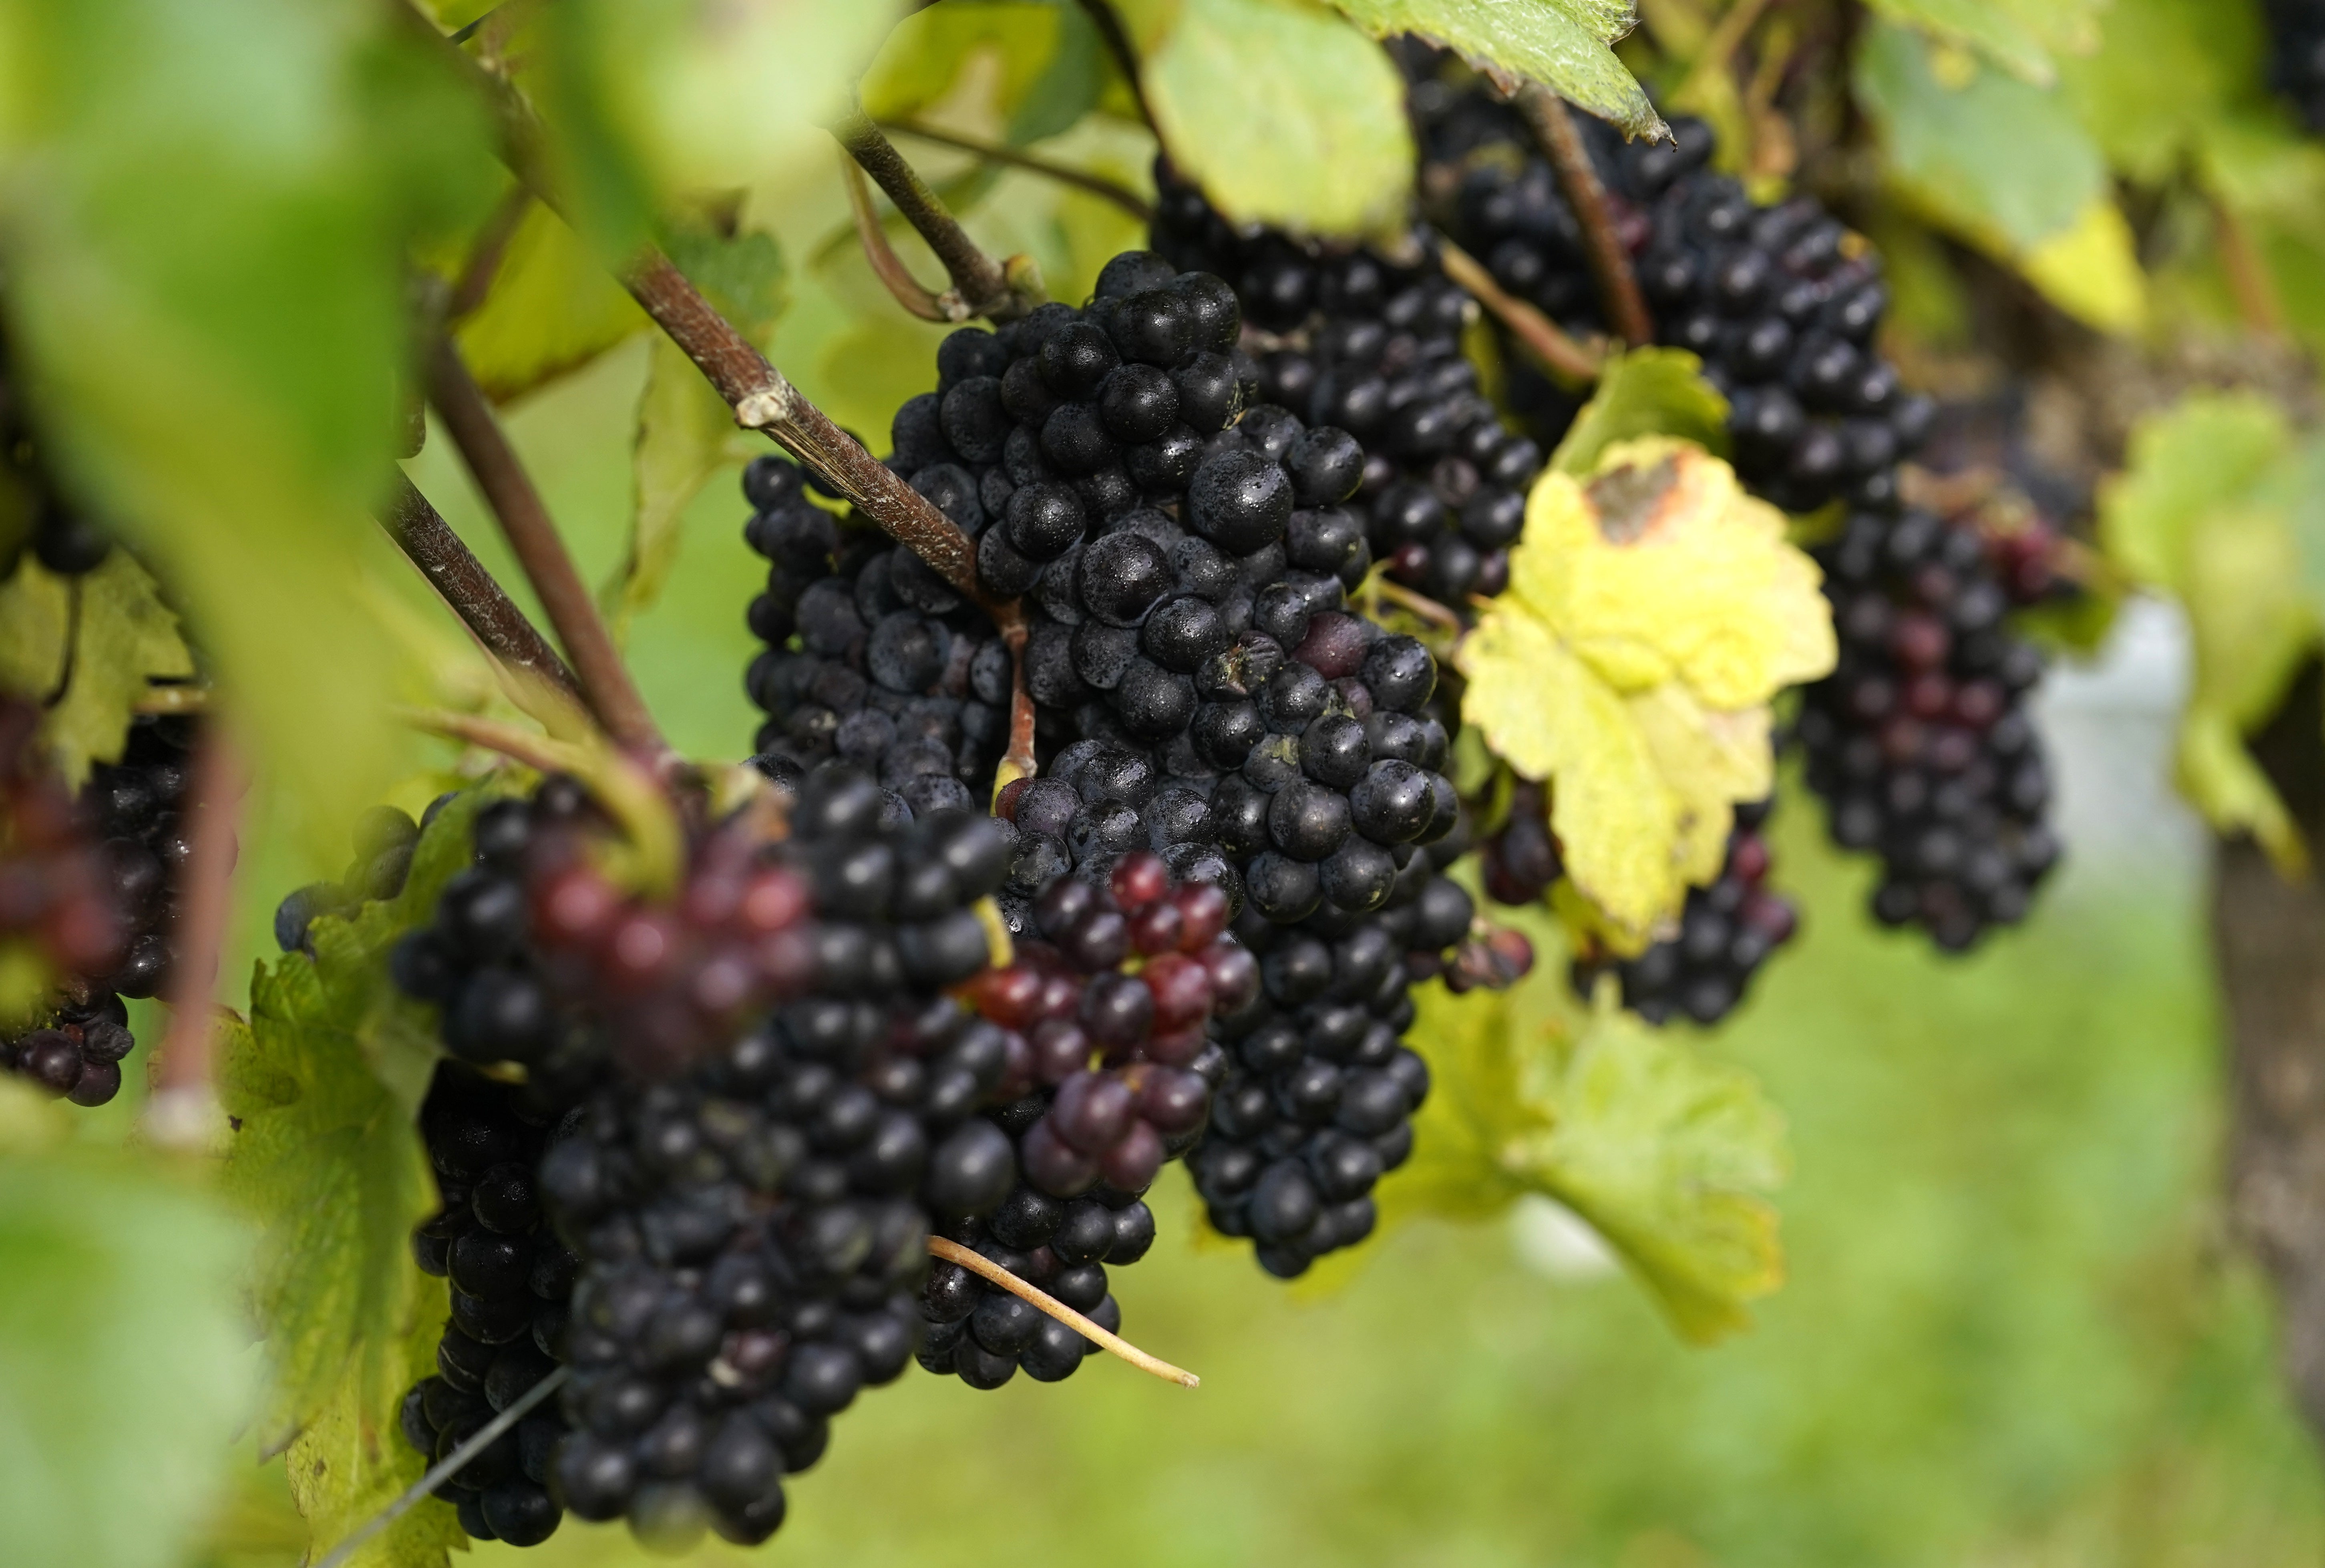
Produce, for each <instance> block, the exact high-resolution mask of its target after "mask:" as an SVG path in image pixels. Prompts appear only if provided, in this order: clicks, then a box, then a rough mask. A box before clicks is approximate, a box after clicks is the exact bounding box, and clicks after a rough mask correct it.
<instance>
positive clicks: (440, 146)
mask: <svg viewBox="0 0 2325 1568" xmlns="http://www.w3.org/2000/svg"><path fill="white" fill-rule="evenodd" d="M0 23H5V29H6V36H7V39H8V53H9V70H8V76H9V81H10V87H11V91H10V95H9V97H8V98H7V102H6V104H5V111H0V173H5V180H0V187H5V193H0V207H5V214H0V216H5V221H6V224H7V227H8V232H9V240H10V243H9V258H8V305H9V309H10V311H11V314H12V317H13V328H14V330H13V333H12V352H13V353H14V354H15V355H16V356H17V357H20V358H21V359H22V360H23V362H24V363H23V374H24V377H25V381H26V383H27V385H26V395H27V397H28V398H31V399H32V400H34V401H35V402H36V404H37V406H38V407H39V409H40V411H41V414H42V425H43V431H44V434H45V435H47V436H49V437H51V438H52V441H51V444H52V445H53V447H54V448H55V449H56V450H57V453H58V456H59V458H60V465H61V467H62V468H63V469H65V470H66V477H67V478H68V479H69V482H70V483H71V487H72V488H73V490H74V492H75V493H76V494H77V495H80V496H87V497H88V498H89V500H90V502H91V504H92V506H93V509H95V510H97V512H99V513H100V514H102V515H104V516H105V518H106V519H107V522H108V524H110V525H112V526H114V527H115V528H116V529H117V531H118V532H119V533H121V534H122V536H123V537H125V539H127V540H129V541H130V542H131V543H134V545H135V546H136V547H137V548H138V550H139V552H140V553H141V554H143V555H144V558H145V560H146V561H147V562H148V563H149V564H150V565H151V566H152V567H153V570H154V571H155V572H156V574H157V575H158V576H159V577H160V578H161V579H162V581H163V582H165V583H166V584H167V585H168V587H169V590H170V593H171V598H172V600H173V602H175V603H176V604H177V605H178V607H179V608H180V609H181V612H182V613H183V614H184V615H185V616H186V617H187V620H188V622H189V625H190V628H191V630H192V632H193V633H194V635H195V636H196V637H197V639H198V640H199V642H200V644H201V645H203V647H204V648H205V650H206V653H207V654H208V657H209V658H210V659H211V660H212V661H213V666H212V667H213V669H214V670H215V673H217V675H218V680H219V687H220V691H221V696H222V700H223V701H224V702H225V703H226V704H227V706H228V707H230V708H231V709H232V710H234V717H235V719H236V722H237V723H238V724H240V725H241V726H242V727H243V730H244V733H245V734H246V736H247V737H248V738H249V739H250V741H251V742H252V743H253V745H254V747H255V751H256V753H257V760H258V761H259V762H260V763H261V764H262V765H264V766H265V767H266V769H267V770H268V771H269V772H270V773H273V774H275V775H280V776H281V778H282V779H283V782H284V783H285V784H287V785H288V786H289V787H291V788H292V790H293V791H294V792H295V793H297V794H298V795H299V796H300V798H301V801H302V803H304V804H305V805H307V806H308V807H309V808H310V820H313V821H344V820H345V818H346V817H347V816H349V815H352V814H353V812H354V811H355V809H356V808H357V806H358V805H359V804H360V803H361V802H362V801H364V800H366V799H368V798H371V796H372V795H373V794H375V793H376V791H377V789H379V788H380V787H383V786H384V784H385V783H386V782H387V780H388V779H390V778H391V777H393V775H394V772H395V771H396V768H397V762H396V744H397V743H396V740H395V738H394V736H393V734H392V733H391V731H390V730H389V729H388V728H387V720H386V718H385V709H386V707H387V703H388V700H389V698H390V695H391V692H392V689H393V679H394V668H393V656H392V653H391V651H390V649H389V647H388V646H387V644H386V640H385V639H384V636H382V635H381V633H380V631H379V629H378V627H377V626H376V625H375V623H374V622H373V621H372V619H371V618H370V617H368V616H367V615H366V614H365V613H364V611H363V608H362V606H361V604H360V602H359V598H358V596H357V592H356V590H355V587H354V580H355V577H356V572H355V569H354V565H353V562H354V559H355V556H356V552H357V549H358V543H357V542H358V541H359V540H360V539H361V538H362V537H363V536H364V535H365V533H366V531H367V530H369V529H371V528H372V527H373V524H372V523H371V522H370V520H369V518H368V517H367V516H366V509H367V507H368V506H369V504H370V503H371V501H372V499H373V497H374V495H375V491H376V489H377V487H378V486H379V484H380V482H381V480H382V478H383V477H384V474H385V473H386V471H387V465H388V463H389V461H390V460H391V457H392V451H393V446H394V436H395V431H396V428H397V423H398V421H397V410H396V407H395V399H394V385H395V382H396V377H397V372H398V370H399V367H400V366H402V365H403V362H404V359H405V354H404V351H403V343H402V341H401V330H402V329H401V320H402V315H403V277H402V273H401V268H402V264H403V242H404V240H405V238H406V237H410V236H411V235H412V234H413V233H414V232H415V229H416V228H417V227H429V228H430V229H431V231H432V229H433V228H434V227H439V226H440V225H441V223H442V222H443V221H444V220H445V219H446V218H448V217H449V215H451V213H452V212H453V211H455V210H456V209H457V210H459V211H468V210H470V209H473V210H474V211H476V212H477V213H479V214H480V213H481V211H482V209H483V208H484V206H486V204H487V203H488V202H489V200H490V198H491V186H490V184H489V182H488V175H487V173H486V171H487V169H488V167H489V165H488V162H487V157H486V147H487V146H488V144H489V143H488V138H487V134H486V123H485V119H484V116H483V114H482V112H481V110H480V109H479V108H478V107H476V106H475V105H473V104H472V103H471V102H469V100H468V98H467V97H464V96H463V95H462V94H461V93H460V92H459V89H458V88H456V87H455V86H454V85H453V84H452V81H451V78H450V77H449V74H447V72H446V71H445V70H443V68H442V67H441V64H440V61H437V60H435V59H434V58H433V57H432V56H431V55H428V54H426V53H425V51H423V50H422V49H421V44H422V43H424V41H420V42H412V41H409V40H407V39H406V38H405V36H404V33H403V30H402V29H401V28H400V27H399V26H398V25H397V24H396V23H395V22H394V16H393V14H392V13H391V12H389V11H388V10H387V9H386V8H384V7H379V6H374V5H364V4H360V3H358V0H222V3H220V4H216V5H174V4H171V3H169V0H77V3H76V4H74V5H67V6H46V5H28V4H14V5H9V6H8V7H7V9H6V11H5V14H4V15H0ZM386 84H401V87H400V88H398V90H395V91H393V92H390V91H387V90H384V87H385V85H386ZM415 103H420V104H421V105H422V107H425V109H426V111H427V112H426V113H425V114H422V115H421V116H416V117H415V116H413V115H412V113H411V112H410V110H411V109H412V107H413V105H414V104H415ZM415 118H416V122H417V123H416V124H415Z"/></svg>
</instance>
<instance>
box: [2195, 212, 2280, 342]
mask: <svg viewBox="0 0 2325 1568" xmlns="http://www.w3.org/2000/svg"><path fill="white" fill-rule="evenodd" d="M2211 205H2212V228H2213V232H2214V234H2215V235H2216V236H2217V237H2218V241H2219V252H2220V271H2221V272H2223V273H2225V274H2228V295H2229V297H2230V298H2231V299H2233V300H2234V301H2235V302H2236V305H2237V319H2238V320H2242V321H2243V322H2244V324H2245V325H2246V327H2248V328H2250V329H2252V330H2253V331H2256V332H2258V333H2261V334H2263V335H2265V336H2267V337H2271V338H2280V337H2283V335H2284V306H2283V302H2282V301H2280V300H2279V299H2278V298H2277V292H2276V283H2275V280H2274V278H2272V277H2271V276H2270V275H2269V271H2268V263H2267V261H2266V260H2265V258H2264V257H2263V256H2262V255H2261V253H2260V247H2259V246H2256V245H2255V244H2253V238H2252V233H2251V231H2250V230H2249V229H2247V228H2246V227H2245V225H2244V221H2243V219H2241V218H2238V217H2237V214H2236V213H2235V211H2234V210H2233V209H2230V208H2229V206H2228V203H2227V202H2226V201H2223V200H2222V199H2220V198H2219V197H2218V196H2214V197H2213V198H2212V199H2211Z"/></svg>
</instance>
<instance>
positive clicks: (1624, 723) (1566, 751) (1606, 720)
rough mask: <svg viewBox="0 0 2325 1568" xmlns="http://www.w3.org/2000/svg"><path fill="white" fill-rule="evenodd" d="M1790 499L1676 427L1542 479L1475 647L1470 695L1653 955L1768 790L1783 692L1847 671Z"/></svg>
mask: <svg viewBox="0 0 2325 1568" xmlns="http://www.w3.org/2000/svg"><path fill="white" fill-rule="evenodd" d="M1818 582H1819V573H1818V571H1817V568H1816V565H1815V563H1814V562H1812V561H1810V560H1809V558H1808V557H1807V556H1806V555H1805V554H1803V553H1802V552H1801V551H1799V550H1798V549H1796V548H1795V547H1793V546H1792V544H1790V543H1786V541H1785V538H1784V519H1783V514H1781V513H1779V512H1778V511H1776V510H1775V508H1774V507H1772V506H1767V505H1766V504H1765V503H1763V502H1760V501H1757V500H1755V499H1754V498H1752V497H1751V496H1746V494H1744V492H1743V490H1742V489H1741V488H1740V487H1738V486H1737V482H1736V476H1735V473H1734V471H1733V470H1732V469H1729V468H1728V465H1727V464H1725V463H1723V462H1721V461H1720V460H1719V459H1717V458H1714V457H1712V456H1711V455H1709V453H1707V452H1705V451H1704V450H1702V449H1701V448H1700V447H1698V446H1695V445H1693V444H1692V443H1690V442H1687V441H1676V440H1672V439H1671V438H1669V437H1648V438H1644V439H1640V440H1636V441H1619V442H1616V443H1615V444H1613V445H1611V446H1609V447H1608V448H1607V450H1606V451H1605V452H1604V454H1603V455H1602V456H1601V458H1600V459H1599V462H1598V467H1597V469H1595V471H1594V472H1593V473H1591V474H1590V475H1589V476H1573V475H1569V474H1565V473H1560V472H1556V471H1552V472H1551V473H1547V474H1545V475H1544V476H1543V477H1542V479H1541V481H1540V482H1539V483H1538V484H1537V485H1536V487H1535V488H1534V493H1533V497H1532V498H1531V500H1530V501H1529V503H1528V505H1527V508H1526V524H1525V532H1524V535H1523V536H1522V537H1521V539H1520V540H1519V543H1518V545H1517V547H1516V549H1515V550H1514V552H1512V555H1511V561H1510V589H1509V591H1508V592H1506V593H1505V594H1504V595H1502V597H1501V598H1498V599H1497V600H1496V601H1495V603H1494V605H1493V608H1490V609H1489V610H1487V613H1486V614H1485V616H1484V617H1482V618H1481V619H1480V620H1479V622H1478V625H1477V630H1476V631H1475V632H1474V633H1472V634H1471V635H1470V636H1469V637H1468V639H1467V640H1466V641H1465V642H1464V643H1463V645H1462V646H1461V649H1460V652H1459V662H1460V664H1461V667H1462V669H1463V671H1464V672H1465V673H1467V674H1468V690H1467V691H1466V693H1465V695H1464V698H1463V703H1462V711H1463V715H1464V717H1465V718H1466V719H1468V722H1470V723H1471V724H1473V725H1475V726H1477V728H1478V730H1479V731H1480V732H1481V733H1482V734H1483V735H1484V737H1485V738H1486V741H1487V744H1488V745H1489V746H1490V747H1492V749H1493V750H1494V752H1495V753H1496V755H1498V756H1501V757H1502V758H1504V759H1505V761H1507V762H1508V763H1509V765H1511V766H1512V767H1514V768H1515V769H1516V770H1517V771H1518V772H1519V773H1521V774H1523V775H1525V776H1526V777H1528V778H1533V779H1542V780H1547V781H1549V782H1550V783H1551V784H1552V803H1551V826H1552V830H1553V831H1555V832H1556V833H1557V834H1558V837H1559V840H1560V841H1561V845H1562V847H1563V849H1564V852H1565V859H1566V868H1567V873H1568V876H1569V877H1570V879H1571V881H1572V884H1573V886H1574V889H1575V890H1576V891H1577V892H1579V894H1581V895H1582V896H1584V897H1585V898H1587V899H1588V900H1589V902H1590V903H1591V904H1592V905H1595V906H1596V907H1597V909H1598V912H1599V914H1602V915H1603V916H1604V917H1605V921H1604V929H1605V932H1606V934H1607V938H1608V940H1609V941H1610V942H1612V943H1613V945H1614V946H1616V948H1617V949H1619V950H1621V951H1638V950H1639V949H1640V948H1642V947H1644V945H1646V943H1647V942H1650V941H1651V940H1653V937H1654V935H1655V933H1656V932H1657V930H1658V928H1659V927H1661V926H1663V924H1665V923H1667V922H1668V921H1669V920H1670V919H1671V918H1672V917H1673V916H1675V915H1676V914H1677V913H1678V910H1679V907H1680V905H1681V903H1682V902H1683V901H1684V900H1685V898H1686V895H1687V888H1688V886H1689V885H1690V883H1699V882H1708V881H1709V880H1710V879H1711V878H1712V877H1716V876H1717V875H1718V870H1719V866H1720V859H1721V856H1722V853H1723V851H1724V849H1725V845H1726V841H1727V837H1728V828H1729V824H1730V821H1731V819H1732V815H1733V810H1732V808H1733V806H1734V804H1735V803H1736V802H1737V801H1744V800H1756V799H1759V798H1761V797H1763V796H1765V794H1766V793H1768V789H1769V786H1770V771H1771V763H1770V756H1769V723H1768V713H1767V704H1768V702H1769V700H1771V699H1772V698H1773V697H1774V695H1775V693H1776V692H1777V691H1780V690H1781V689H1783V687H1785V686H1788V685H1793V684H1796V683H1798V682H1803V681H1811V680H1814V679H1816V678H1818V677H1819V676H1820V675H1823V674H1824V673H1827V672H1829V670H1830V669H1831V668H1832V663H1833V658H1834V652H1835V645H1834V639H1833V632H1832V620H1831V613H1830V610H1829V607H1828V606H1827V605H1826V603H1825V600H1824V597H1823V595H1822V594H1821V593H1820V592H1819V590H1818Z"/></svg>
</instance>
